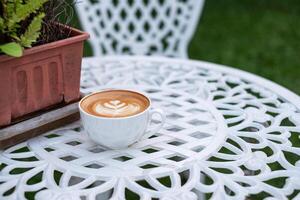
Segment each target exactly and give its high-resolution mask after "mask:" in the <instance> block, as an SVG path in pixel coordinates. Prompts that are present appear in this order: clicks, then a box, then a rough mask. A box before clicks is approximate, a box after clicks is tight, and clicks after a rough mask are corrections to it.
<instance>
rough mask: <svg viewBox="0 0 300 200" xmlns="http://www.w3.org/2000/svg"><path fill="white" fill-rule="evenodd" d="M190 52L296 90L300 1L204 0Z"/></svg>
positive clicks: (299, 71)
mask: <svg viewBox="0 0 300 200" xmlns="http://www.w3.org/2000/svg"><path fill="white" fill-rule="evenodd" d="M189 55H190V58H192V59H199V60H207V61H211V62H215V63H221V64H225V65H229V66H234V67H237V68H240V69H242V70H245V71H249V72H252V73H254V74H257V75H260V76H263V77H265V78H267V79H270V80H272V81H275V82H277V83H279V84H281V85H283V86H285V87H287V88H289V89H290V90H292V91H294V92H296V93H298V94H300V1H298V0H284V1H283V0H207V1H206V4H205V7H204V11H203V15H202V18H201V21H200V24H199V26H198V29H197V31H196V33H195V36H194V38H193V40H192V42H191V45H190V48H189Z"/></svg>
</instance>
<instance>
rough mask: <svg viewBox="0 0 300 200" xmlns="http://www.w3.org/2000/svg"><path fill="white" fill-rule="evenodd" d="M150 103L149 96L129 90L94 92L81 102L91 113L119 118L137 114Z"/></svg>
mask: <svg viewBox="0 0 300 200" xmlns="http://www.w3.org/2000/svg"><path fill="white" fill-rule="evenodd" d="M149 105H150V102H149V100H148V99H147V97H145V96H143V95H142V94H139V93H136V92H132V91H127V90H111V91H103V92H99V93H96V94H93V95H91V96H89V97H87V98H86V99H84V100H83V101H82V102H81V107H82V108H83V109H84V110H85V111H86V112H88V113H89V114H92V115H95V116H100V117H109V118H119V117H128V116H132V115H136V114H138V113H141V112H143V111H144V110H146V109H147V108H148V107H149Z"/></svg>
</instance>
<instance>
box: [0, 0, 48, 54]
mask: <svg viewBox="0 0 300 200" xmlns="http://www.w3.org/2000/svg"><path fill="white" fill-rule="evenodd" d="M47 1H49V0H0V3H1V5H0V52H2V53H4V54H7V55H10V56H15V57H20V56H22V51H23V48H29V47H32V44H34V43H35V42H36V41H37V39H38V38H39V36H40V34H41V28H42V22H43V18H44V17H45V13H44V12H43V5H44V4H45V3H46V2H47Z"/></svg>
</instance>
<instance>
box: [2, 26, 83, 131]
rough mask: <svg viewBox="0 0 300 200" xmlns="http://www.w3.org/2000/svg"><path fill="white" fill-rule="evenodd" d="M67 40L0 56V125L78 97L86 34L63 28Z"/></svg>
mask: <svg viewBox="0 0 300 200" xmlns="http://www.w3.org/2000/svg"><path fill="white" fill-rule="evenodd" d="M66 29H70V31H71V34H70V37H69V38H67V39H63V40H59V41H56V42H52V43H48V44H44V45H40V46H36V47H33V48H31V49H26V50H25V51H24V55H23V56H22V57H21V58H13V57H9V56H6V55H2V56H0V126H4V125H9V124H10V123H11V122H12V121H13V120H15V119H17V118H20V117H21V116H24V115H26V114H29V113H32V112H35V111H38V110H41V109H45V108H47V107H49V106H53V105H55V104H59V103H63V102H64V103H69V102H72V101H75V100H77V99H78V98H79V97H80V92H79V87H80V70H81V60H82V51H83V42H84V40H86V39H87V38H88V37H89V35H88V33H84V32H81V31H79V30H76V29H73V28H70V27H66Z"/></svg>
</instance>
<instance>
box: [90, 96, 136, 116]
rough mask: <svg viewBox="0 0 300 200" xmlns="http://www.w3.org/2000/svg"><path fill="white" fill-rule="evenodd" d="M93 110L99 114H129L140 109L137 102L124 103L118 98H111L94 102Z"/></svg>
mask: <svg viewBox="0 0 300 200" xmlns="http://www.w3.org/2000/svg"><path fill="white" fill-rule="evenodd" d="M93 110H94V111H95V112H96V113H98V114H100V115H109V116H114V117H118V116H124V115H125V116H129V115H133V114H135V113H138V112H139V111H140V110H141V106H140V105H139V104H137V103H129V104H128V103H124V102H121V101H119V100H112V101H109V102H105V103H104V104H103V103H101V102H100V103H95V105H94V106H93Z"/></svg>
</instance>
